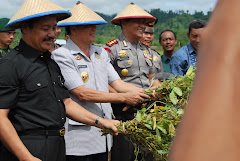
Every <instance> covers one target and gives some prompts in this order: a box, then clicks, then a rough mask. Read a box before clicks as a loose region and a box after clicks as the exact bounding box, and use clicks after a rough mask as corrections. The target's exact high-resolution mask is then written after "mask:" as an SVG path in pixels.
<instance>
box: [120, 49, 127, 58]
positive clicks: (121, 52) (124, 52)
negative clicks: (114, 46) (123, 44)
mask: <svg viewBox="0 0 240 161" xmlns="http://www.w3.org/2000/svg"><path fill="white" fill-rule="evenodd" d="M126 51H127V50H121V51H119V52H118V53H119V55H120V56H121V57H125V56H127V55H128V54H127V53H126Z"/></svg>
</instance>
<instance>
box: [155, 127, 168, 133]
mask: <svg viewBox="0 0 240 161" xmlns="http://www.w3.org/2000/svg"><path fill="white" fill-rule="evenodd" d="M157 129H159V130H161V131H162V132H163V133H164V134H167V130H166V129H164V128H163V127H161V126H157Z"/></svg>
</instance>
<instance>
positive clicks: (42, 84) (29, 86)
mask: <svg viewBox="0 0 240 161" xmlns="http://www.w3.org/2000/svg"><path fill="white" fill-rule="evenodd" d="M47 86H48V81H47V80H39V81H34V82H30V83H26V84H25V87H26V90H27V91H29V92H33V91H36V90H39V89H42V88H46V87H47Z"/></svg>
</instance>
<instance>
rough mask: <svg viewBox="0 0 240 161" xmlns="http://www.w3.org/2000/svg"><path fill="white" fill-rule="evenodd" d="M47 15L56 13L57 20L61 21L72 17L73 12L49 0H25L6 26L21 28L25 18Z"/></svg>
mask: <svg viewBox="0 0 240 161" xmlns="http://www.w3.org/2000/svg"><path fill="white" fill-rule="evenodd" d="M47 15H56V16H57V20H58V21H60V20H63V19H65V18H68V17H70V16H71V13H70V12H69V11H66V10H65V9H64V8H62V7H60V6H58V5H56V4H54V3H52V2H50V1H49V0H25V1H24V3H23V4H22V6H21V7H20V8H19V9H18V11H17V12H16V13H15V15H14V16H13V17H12V18H11V19H10V21H9V22H8V24H7V25H6V27H7V28H9V27H10V28H19V27H20V26H21V22H23V21H25V20H29V19H33V18H37V17H42V16H47Z"/></svg>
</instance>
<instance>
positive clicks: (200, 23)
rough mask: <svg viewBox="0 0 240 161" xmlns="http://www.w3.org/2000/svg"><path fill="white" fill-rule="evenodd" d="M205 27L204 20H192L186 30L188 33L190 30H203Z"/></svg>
mask: <svg viewBox="0 0 240 161" xmlns="http://www.w3.org/2000/svg"><path fill="white" fill-rule="evenodd" d="M206 25H207V22H206V21H204V20H193V21H192V22H191V23H190V25H189V28H188V33H190V32H191V31H192V29H199V28H204V27H205V26H206Z"/></svg>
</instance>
